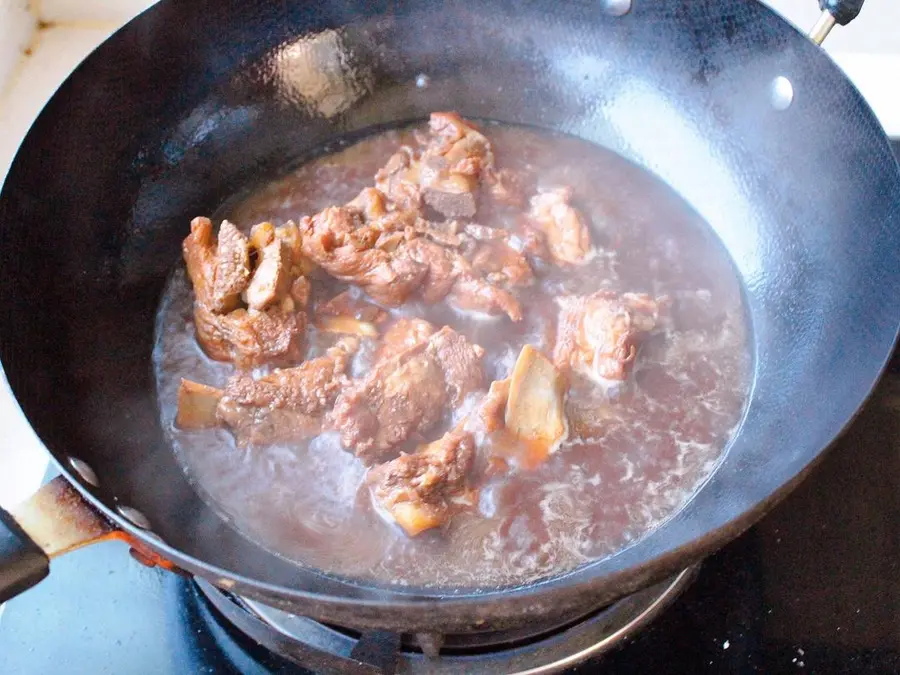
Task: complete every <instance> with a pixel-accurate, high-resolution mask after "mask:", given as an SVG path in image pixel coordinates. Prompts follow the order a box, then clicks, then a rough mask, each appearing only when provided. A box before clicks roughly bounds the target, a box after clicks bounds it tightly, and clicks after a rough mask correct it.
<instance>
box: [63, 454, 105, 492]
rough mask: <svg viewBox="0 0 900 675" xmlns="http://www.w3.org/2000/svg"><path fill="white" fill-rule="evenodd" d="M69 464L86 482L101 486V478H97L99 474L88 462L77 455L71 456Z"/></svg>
mask: <svg viewBox="0 0 900 675" xmlns="http://www.w3.org/2000/svg"><path fill="white" fill-rule="evenodd" d="M69 465H70V466H71V467H72V468H73V469H74V470H75V473H77V474H78V475H79V476H81V480H83V481H84V482H85V483H90V484H91V485H93V486H94V487H100V480H99V479H98V478H97V474H96V473H94V470H93V469H92V468H91V467H89V466H88V465H87V462H83V461H81V460H80V459H78V458H76V457H69Z"/></svg>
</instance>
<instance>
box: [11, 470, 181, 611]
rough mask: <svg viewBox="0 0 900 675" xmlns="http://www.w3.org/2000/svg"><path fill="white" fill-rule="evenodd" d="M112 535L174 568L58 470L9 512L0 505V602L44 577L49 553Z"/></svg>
mask: <svg viewBox="0 0 900 675" xmlns="http://www.w3.org/2000/svg"><path fill="white" fill-rule="evenodd" d="M112 539H118V540H121V541H124V542H125V543H126V544H127V545H128V546H129V547H130V549H131V555H132V557H133V558H135V559H136V560H137V561H138V562H140V563H141V564H143V565H146V566H148V567H156V566H158V567H162V568H164V569H167V570H171V571H175V572H180V570H179V569H178V568H176V567H175V565H174V564H172V563H171V562H169V561H168V560H166V559H164V558H162V557H161V556H160V555H159V554H157V553H156V552H155V551H153V550H152V549H151V548H150V547H149V546H147V545H146V544H145V543H144V542H143V541H141V540H139V539H138V538H137V537H136V536H134V535H132V534H130V533H128V532H125V531H123V530H121V529H119V528H118V527H117V526H116V525H115V524H113V523H112V522H110V521H109V520H108V519H107V518H106V517H105V516H103V514H102V513H100V511H98V510H97V509H95V508H94V507H93V506H92V505H91V504H89V503H88V502H87V500H86V499H85V498H84V497H83V496H82V495H81V493H80V492H79V491H78V490H76V489H75V487H74V486H73V485H72V484H71V483H69V481H67V480H66V479H65V477H64V476H57V477H56V478H54V479H53V480H51V481H50V482H49V483H47V484H45V485H44V486H43V487H41V488H40V489H39V490H38V491H37V492H35V493H34V494H33V495H32V496H31V497H29V498H28V499H27V500H25V501H24V502H22V503H21V504H19V505H18V506H17V507H16V508H14V509H13V510H12V511H11V512H7V511H4V510H3V509H0V603H2V602H6V601H7V600H9V599H10V598H13V597H15V596H16V595H18V594H19V593H22V592H23V591H26V590H28V589H29V588H31V587H32V586H34V585H35V584H37V583H38V582H39V581H41V580H42V579H43V578H44V577H46V576H47V574H48V573H49V572H50V561H51V560H52V559H53V558H56V557H58V556H61V555H63V554H65V553H68V552H69V551H74V550H75V549H78V548H81V547H82V546H88V545H90V544H96V543H98V542H101V541H109V540H112Z"/></svg>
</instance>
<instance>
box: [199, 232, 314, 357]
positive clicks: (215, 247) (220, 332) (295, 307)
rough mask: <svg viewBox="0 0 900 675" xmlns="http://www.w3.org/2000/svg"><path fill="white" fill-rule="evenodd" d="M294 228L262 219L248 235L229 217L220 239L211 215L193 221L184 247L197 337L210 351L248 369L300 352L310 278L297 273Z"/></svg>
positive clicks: (205, 348)
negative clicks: (252, 263) (253, 266)
mask: <svg viewBox="0 0 900 675" xmlns="http://www.w3.org/2000/svg"><path fill="white" fill-rule="evenodd" d="M292 228H293V230H296V226H294V225H292V224H288V225H286V226H283V227H281V228H275V227H273V226H272V224H271V223H260V224H259V225H257V226H256V227H254V228H253V231H252V232H251V236H250V238H249V239H248V238H247V237H245V236H244V235H243V234H242V233H241V232H240V231H239V230H238V229H237V228H236V227H235V226H234V225H232V224H231V223H229V222H228V221H227V220H226V221H223V222H222V226H221V227H220V228H219V236H218V241H217V242H216V241H215V240H214V238H213V236H212V223H211V222H210V220H209V219H208V218H195V219H194V220H193V221H192V222H191V233H190V234H189V235H188V236H187V237H186V238H185V240H184V243H183V247H182V248H183V251H184V259H185V263H186V265H187V271H188V276H189V277H190V280H191V283H192V284H193V287H194V325H195V328H196V334H197V341H198V342H199V343H200V346H201V347H202V348H203V350H204V351H205V352H206V353H207V355H208V356H209V357H210V358H212V359H216V360H218V361H234V363H235V364H236V365H238V367H242V368H245V367H252V366H256V365H261V364H264V363H268V362H270V361H273V362H275V363H282V364H289V363H293V362H296V361H297V360H299V359H300V358H301V357H302V349H303V334H304V331H305V330H306V314H305V310H304V307H305V304H306V300H307V299H308V295H309V282H307V281H306V279H304V278H303V277H300V276H296V275H297V274H300V271H299V269H298V266H297V264H296V263H295V261H294V257H293V249H292V246H293V245H294V244H293V243H289V242H291V239H292V236H293V234H292ZM251 250H252V251H253V253H254V256H253V258H254V259H255V265H256V267H255V269H254V270H252V271H251ZM244 302H246V304H247V305H248V306H249V307H246V306H245V305H244V304H243V303H244Z"/></svg>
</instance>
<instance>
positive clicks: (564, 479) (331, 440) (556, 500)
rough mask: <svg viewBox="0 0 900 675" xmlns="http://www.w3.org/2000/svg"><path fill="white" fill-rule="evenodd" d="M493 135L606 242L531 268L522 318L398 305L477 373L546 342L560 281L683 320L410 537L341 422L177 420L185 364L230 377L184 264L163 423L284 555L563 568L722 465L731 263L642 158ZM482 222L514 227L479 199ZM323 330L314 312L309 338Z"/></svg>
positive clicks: (239, 220)
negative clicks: (569, 433) (441, 330)
mask: <svg viewBox="0 0 900 675" xmlns="http://www.w3.org/2000/svg"><path fill="white" fill-rule="evenodd" d="M485 133H486V134H487V135H488V136H489V138H490V139H491V140H492V141H493V143H494V148H495V152H496V156H497V161H498V164H499V165H500V166H503V167H508V168H511V169H521V170H524V171H527V172H528V173H529V174H530V175H533V176H535V177H536V179H537V182H538V184H540V185H546V186H551V185H560V184H564V185H571V186H572V187H573V188H574V190H575V201H574V203H575V204H576V205H577V206H578V207H579V208H580V209H581V210H582V212H583V213H584V214H585V215H586V216H587V217H588V218H589V219H590V220H591V221H592V222H593V237H594V242H595V244H597V245H598V246H599V247H600V249H601V250H600V251H599V254H598V255H597V256H596V257H595V258H594V259H593V260H592V261H591V262H590V263H589V264H587V265H585V266H584V267H580V268H575V269H572V268H569V269H565V270H563V269H560V268H557V267H554V266H538V267H537V268H536V272H537V274H538V276H539V278H540V283H539V284H538V285H537V286H536V287H535V288H532V289H528V290H527V291H526V292H525V293H524V295H523V296H522V297H523V306H524V308H525V314H526V317H525V320H524V321H522V322H521V323H518V324H513V323H511V322H510V321H509V320H508V319H506V318H494V319H483V318H474V317H466V316H462V315H460V314H459V313H456V312H453V311H452V310H450V309H448V308H446V307H443V306H433V307H426V306H424V305H422V304H421V303H409V304H407V305H406V306H404V307H401V308H398V309H397V310H394V311H393V312H392V313H393V314H395V315H398V316H399V315H403V316H418V317H422V318H425V319H428V320H429V321H432V323H435V324H436V325H443V324H449V325H452V326H453V327H454V328H456V329H457V330H459V331H461V332H463V333H465V334H466V335H467V336H468V337H469V338H470V339H471V340H472V341H474V342H476V343H478V344H480V345H482V346H483V347H484V348H485V349H486V350H487V356H486V358H485V371H486V378H487V381H488V382H489V381H490V380H492V379H498V378H502V377H506V376H507V375H508V373H509V372H510V371H511V369H512V365H513V363H514V362H515V358H516V356H517V354H518V353H519V350H520V349H521V347H522V346H523V345H525V344H527V343H530V344H533V345H535V346H536V347H538V348H541V349H544V350H545V351H547V350H549V349H552V344H551V342H550V341H551V340H552V336H553V325H554V323H553V322H554V317H555V315H556V306H555V304H554V302H553V300H552V298H553V297H554V296H557V295H560V294H563V293H589V292H592V291H595V290H598V289H600V288H608V289H612V290H616V291H621V292H627V291H635V292H648V293H652V294H654V295H662V294H668V295H669V296H670V297H672V299H673V301H674V303H673V307H672V316H673V324H674V325H673V327H672V329H670V330H668V331H667V332H666V333H664V334H662V335H659V336H656V337H654V338H652V339H651V340H650V341H649V342H647V343H646V344H645V345H644V347H643V348H642V351H641V353H640V355H639V358H638V362H637V365H636V367H635V370H634V372H633V374H632V377H631V379H630V382H629V383H628V384H627V385H626V386H624V387H619V388H616V389H614V390H611V391H608V392H606V393H605V394H604V393H603V392H602V391H599V390H598V391H582V390H580V389H579V390H576V391H573V392H571V393H570V400H569V401H568V405H569V409H570V412H571V413H572V414H578V415H580V417H579V419H585V418H587V419H589V420H590V421H591V428H592V433H591V436H592V437H591V438H590V439H588V440H580V441H576V442H570V443H566V444H564V446H563V447H562V449H561V450H559V451H558V452H557V453H556V454H555V455H553V456H552V457H551V459H550V460H549V461H548V462H547V463H546V464H544V465H543V466H541V467H540V468H538V469H537V470H534V471H532V472H527V473H519V474H517V475H514V476H507V477H502V478H497V479H494V480H493V481H492V482H490V483H488V485H487V486H486V487H485V488H484V489H483V490H482V492H481V499H480V504H479V509H478V512H474V513H462V514H460V515H457V516H455V517H454V519H453V520H452V522H451V524H450V525H449V526H448V527H447V528H446V529H444V530H442V531H439V532H428V533H425V534H423V535H420V536H419V537H416V538H415V539H409V538H407V537H406V536H405V535H404V534H403V533H402V532H401V531H400V530H399V528H396V527H395V526H392V525H390V524H388V523H387V522H385V521H384V520H383V519H382V518H381V517H380V515H379V514H378V513H377V512H376V511H375V509H374V508H373V507H372V505H371V502H370V500H369V498H368V492H367V490H366V489H365V488H364V487H363V488H362V489H360V486H361V485H362V482H363V479H364V475H365V467H364V466H363V465H362V464H361V463H360V462H359V461H358V460H357V459H355V458H354V457H353V455H352V454H351V453H348V452H346V451H345V450H343V449H342V448H341V446H340V443H339V442H338V438H337V434H336V433H334V432H329V433H323V434H321V435H320V436H318V437H316V438H315V439H313V440H311V441H310V442H307V443H301V444H296V445H291V446H275V447H268V448H238V447H236V446H235V444H234V441H233V439H232V437H231V435H230V433H229V432H228V431H226V430H209V431H202V432H187V431H181V430H178V429H175V428H174V427H173V420H174V416H175V403H176V392H177V389H178V383H179V381H180V378H181V377H187V378H189V379H192V380H196V381H199V382H204V383H208V384H212V385H216V386H222V385H224V383H225V381H226V379H227V378H228V376H229V375H230V374H231V373H232V372H233V367H232V366H231V365H230V364H223V363H218V362H214V361H211V360H209V359H208V358H206V356H205V355H204V354H203V352H202V351H201V350H200V348H199V347H198V346H197V344H196V341H195V339H194V333H193V323H192V318H191V302H192V292H191V289H190V284H189V282H188V281H187V278H186V275H185V274H184V272H183V270H182V269H181V268H180V266H179V269H178V270H177V271H176V273H175V274H174V275H173V277H172V279H171V282H170V283H169V286H168V288H167V291H166V294H165V297H164V299H163V302H162V304H161V308H160V315H159V318H158V331H157V342H156V350H155V353H154V360H155V368H156V375H157V386H158V393H159V399H160V404H161V406H160V407H161V414H162V422H163V424H164V426H165V428H166V429H167V430H168V432H169V434H170V438H171V441H172V446H173V448H174V451H175V453H176V455H177V457H178V459H179V461H180V462H181V464H182V465H183V467H184V470H185V472H186V473H187V475H188V477H189V478H190V479H191V481H192V482H193V484H194V485H195V486H196V487H197V488H198V490H199V491H200V492H201V494H203V495H204V497H205V498H206V499H207V500H208V501H209V502H210V503H211V504H212V505H213V506H214V507H215V508H216V509H217V510H218V511H219V512H220V513H222V514H223V515H224V516H225V517H226V518H227V519H228V520H229V521H230V522H231V523H232V524H233V525H234V527H236V528H237V529H238V530H240V531H241V532H243V533H244V534H245V535H246V536H247V537H249V538H251V539H253V540H254V541H256V542H258V543H259V544H261V545H262V546H264V547H266V548H268V549H270V550H272V551H273V552H275V553H277V554H279V555H281V556H284V557H285V558H288V559H290V560H293V561H296V562H297V563H299V564H302V565H307V566H312V567H316V568H318V569H321V570H324V571H325V572H328V573H331V574H337V575H340V576H347V577H354V578H359V579H363V580H374V581H377V582H382V583H395V584H408V585H414V586H423V585H424V586H462V587H486V586H498V585H510V584H519V583H526V582H529V581H533V580H535V579H537V578H540V577H545V576H548V575H551V574H556V573H560V572H563V571H567V570H569V569H571V568H573V567H575V566H577V565H579V564H580V563H583V562H586V561H590V560H594V559H597V558H602V557H605V556H608V555H611V554H613V553H615V552H617V551H619V550H621V549H622V548H623V547H625V546H628V545H629V544H630V543H632V542H634V541H635V540H636V539H637V538H639V537H641V536H643V535H645V534H646V533H647V532H649V531H650V530H652V529H653V528H654V527H656V526H658V525H659V524H660V523H661V522H662V521H663V520H665V519H666V518H668V517H670V516H671V515H673V514H674V513H675V512H676V511H677V510H678V509H679V508H680V507H682V506H683V505H684V504H685V503H686V502H687V501H688V499H689V498H690V497H691V495H692V494H693V493H694V492H695V491H696V490H697V488H698V487H699V486H700V485H701V484H702V483H703V482H704V480H705V479H706V478H707V477H708V476H709V475H710V473H711V472H712V471H713V470H714V468H715V467H716V465H717V463H718V461H719V459H720V458H721V455H722V452H723V450H724V448H725V446H726V444H727V441H728V439H729V438H730V437H731V435H732V434H733V432H734V429H735V427H736V425H737V423H738V422H739V419H740V416H741V412H742V410H743V407H744V403H745V400H746V395H747V390H748V383H749V373H750V356H749V353H750V350H749V347H748V338H749V335H748V333H749V331H748V326H747V322H746V317H745V312H744V308H743V305H742V296H741V289H740V283H739V279H738V277H737V275H736V273H735V271H734V269H733V267H732V265H731V263H730V260H729V259H728V257H727V254H726V253H725V251H724V249H723V248H722V247H721V245H720V243H719V242H718V240H717V239H716V238H715V237H714V235H713V234H712V233H711V231H710V230H709V228H708V226H706V225H705V224H704V223H703V222H702V220H701V219H700V218H699V216H697V215H696V213H694V212H693V211H692V210H691V209H690V208H689V207H688V206H687V205H686V204H685V203H684V202H682V201H681V200H680V199H679V198H678V197H677V196H676V195H675V194H674V193H673V192H672V191H671V190H670V189H669V188H667V187H666V186H665V185H663V184H662V183H660V182H659V181H658V180H656V179H655V178H654V177H653V176H651V175H649V174H648V173H646V172H644V171H642V170H641V169H638V168H637V167H635V166H634V165H632V164H630V163H629V162H627V161H626V160H624V159H623V158H621V157H619V156H618V155H616V154H614V153H611V152H609V151H606V150H604V149H602V148H599V147H597V146H595V145H592V144H590V143H586V142H584V141H581V140H577V139H574V138H570V137H563V136H558V135H553V134H549V133H545V132H538V131H535V130H533V129H526V128H521V127H513V126H503V125H488V126H487V127H486V128H485ZM407 134H409V131H390V132H386V133H382V134H379V135H377V136H373V137H370V138H367V139H365V140H363V141H361V142H359V143H358V144H355V145H353V146H351V147H348V148H343V149H340V150H339V151H338V152H333V153H331V154H327V155H324V156H322V157H320V158H319V159H316V160H313V161H312V162H309V163H307V164H305V165H303V166H301V167H300V168H299V169H297V170H295V171H293V172H291V173H290V174H289V175H287V176H285V177H284V178H283V179H281V180H279V181H275V182H273V183H270V184H268V185H266V186H265V187H263V188H261V189H259V190H257V191H255V192H253V193H251V194H249V196H243V197H240V198H238V199H236V200H233V201H232V202H231V203H230V204H228V205H226V206H225V207H223V209H221V210H220V212H219V213H217V214H215V217H214V221H215V222H216V223H218V222H219V221H220V220H221V219H222V218H225V217H227V218H228V219H229V220H231V221H232V222H234V223H236V224H237V225H238V226H239V227H242V228H245V229H249V228H250V226H252V225H253V224H255V223H257V222H260V221H262V220H269V221H272V222H273V223H275V224H276V225H277V224H280V223H283V222H284V221H286V220H288V219H291V218H293V219H297V218H299V217H301V216H303V215H306V214H312V213H315V212H316V211H318V210H319V209H321V208H323V207H325V206H328V205H331V204H342V203H345V202H346V201H349V200H350V199H351V198H353V197H354V196H355V195H356V194H357V193H358V191H359V190H360V189H361V188H362V187H364V186H366V185H370V184H371V180H372V176H373V175H374V173H375V171H376V170H377V168H378V167H380V166H381V165H383V164H384V162H385V161H386V160H387V158H388V157H389V156H390V155H391V153H392V152H393V151H394V150H395V149H396V148H397V147H398V146H399V145H400V144H401V143H403V142H404V141H406V140H407V139H408V136H407ZM198 215H199V214H198ZM476 220H477V222H481V223H483V224H486V225H492V226H496V227H501V226H504V225H508V223H504V222H503V217H502V216H501V215H500V214H496V213H491V212H490V211H489V210H484V209H480V210H479V214H478V216H477V218H476ZM185 232H187V223H185ZM341 288H343V286H341V285H338V284H328V285H327V287H323V285H321V284H320V285H319V287H318V288H316V293H317V294H320V295H321V296H324V297H330V296H331V295H333V294H335V293H337V292H338V291H339V290H340V289H341ZM331 339H333V336H323V335H318V334H317V333H316V332H315V330H314V329H311V331H310V334H309V336H308V344H309V356H313V355H315V354H317V353H319V352H320V351H321V350H322V348H323V345H325V344H327V342H326V341H327V340H331ZM374 346H375V345H374V344H373V343H372V344H369V345H366V346H364V348H363V350H362V351H361V352H360V354H358V355H357V357H356V359H355V362H354V373H353V374H354V375H360V374H362V373H364V372H365V371H366V369H367V368H368V367H369V365H370V363H371V359H372V354H373V348H374ZM469 398H470V401H469V402H470V403H473V402H474V401H475V400H477V396H475V395H471V396H470V397H469ZM461 414H462V413H460V412H457V413H456V417H459V416H460V415H461ZM449 422H450V420H448V424H449ZM570 424H571V420H570ZM441 433H442V430H441V429H436V430H435V431H434V432H433V435H431V434H430V436H432V437H433V438H438V437H439V436H440V434H441Z"/></svg>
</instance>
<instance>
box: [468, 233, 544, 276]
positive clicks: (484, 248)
mask: <svg viewBox="0 0 900 675" xmlns="http://www.w3.org/2000/svg"><path fill="white" fill-rule="evenodd" d="M472 267H473V268H474V270H475V271H476V272H478V273H479V274H480V275H482V276H483V277H484V278H485V280H487V281H488V282H490V283H492V284H498V285H503V286H507V287H508V286H529V285H531V284H532V283H534V272H532V270H531V265H529V264H528V259H527V258H526V257H525V256H524V255H522V254H521V253H519V252H518V251H517V250H515V249H514V248H512V247H511V246H509V245H508V244H507V243H506V242H504V241H491V242H487V243H483V244H480V245H479V246H478V248H476V249H475V254H474V255H473V256H472Z"/></svg>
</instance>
